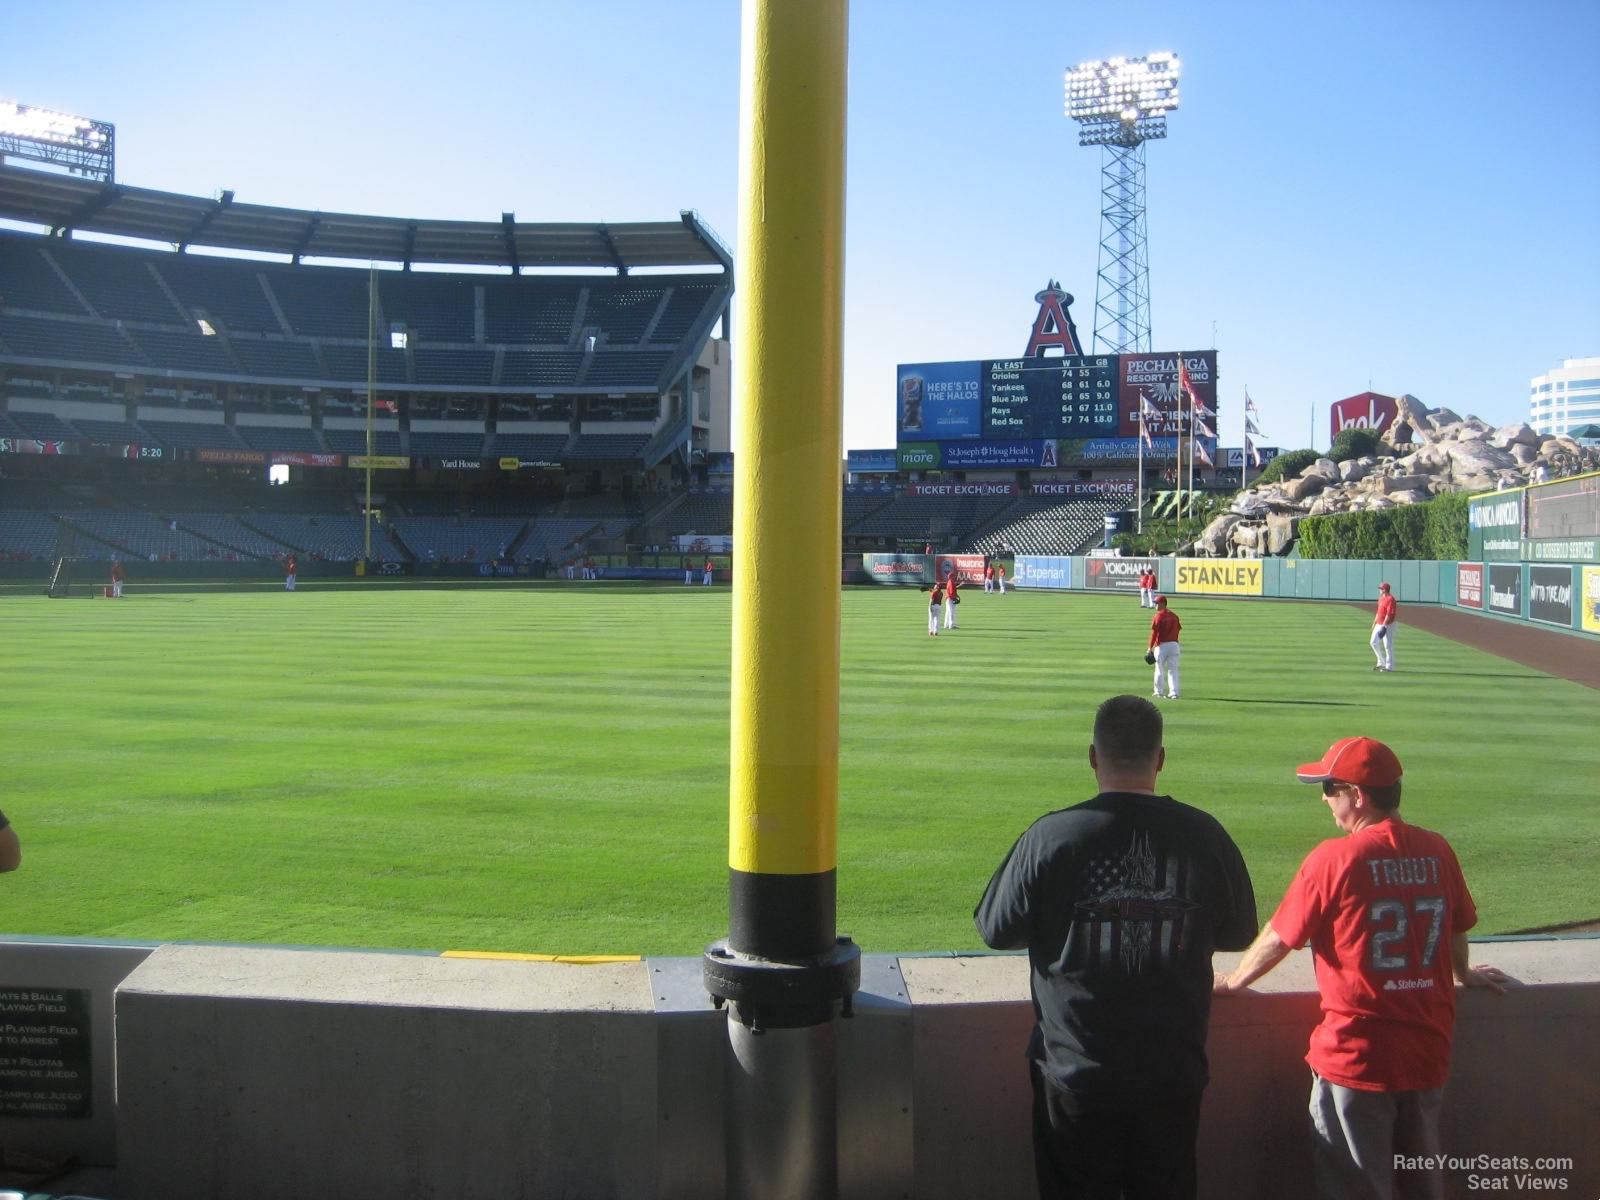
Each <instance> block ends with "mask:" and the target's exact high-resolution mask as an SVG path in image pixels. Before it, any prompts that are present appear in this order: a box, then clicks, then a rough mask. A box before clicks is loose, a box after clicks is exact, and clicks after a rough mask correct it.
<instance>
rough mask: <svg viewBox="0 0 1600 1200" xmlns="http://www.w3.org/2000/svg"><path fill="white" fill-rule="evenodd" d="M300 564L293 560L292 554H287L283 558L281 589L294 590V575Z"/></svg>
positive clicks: (297, 571)
mask: <svg viewBox="0 0 1600 1200" xmlns="http://www.w3.org/2000/svg"><path fill="white" fill-rule="evenodd" d="M299 570H300V564H299V563H298V562H296V561H295V557H294V555H292V554H291V555H289V556H288V557H287V558H285V559H284V560H283V590H284V591H286V592H292V591H294V577H295V575H296V574H298V573H299Z"/></svg>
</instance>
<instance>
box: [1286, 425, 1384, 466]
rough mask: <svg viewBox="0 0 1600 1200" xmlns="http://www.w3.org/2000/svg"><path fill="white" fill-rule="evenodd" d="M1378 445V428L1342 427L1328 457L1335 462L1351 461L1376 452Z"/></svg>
mask: <svg viewBox="0 0 1600 1200" xmlns="http://www.w3.org/2000/svg"><path fill="white" fill-rule="evenodd" d="M1378 445H1379V442H1378V431H1377V430H1376V429H1356V428H1351V429H1341V430H1340V431H1339V436H1338V437H1336V438H1334V439H1333V447H1332V448H1331V449H1330V450H1329V451H1328V457H1329V458H1331V459H1333V461H1334V462H1349V461H1350V460H1351V459H1352V458H1365V457H1366V456H1367V455H1369V454H1376V453H1377V452H1378ZM1302 469H1303V468H1302Z"/></svg>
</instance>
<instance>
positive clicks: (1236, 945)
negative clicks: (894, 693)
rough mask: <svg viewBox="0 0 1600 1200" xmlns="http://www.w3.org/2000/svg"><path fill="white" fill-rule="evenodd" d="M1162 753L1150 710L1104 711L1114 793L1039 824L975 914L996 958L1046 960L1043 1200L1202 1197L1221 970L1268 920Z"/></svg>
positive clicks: (1040, 1125)
mask: <svg viewBox="0 0 1600 1200" xmlns="http://www.w3.org/2000/svg"><path fill="white" fill-rule="evenodd" d="M1161 737H1162V721H1161V712H1160V710H1159V709H1157V708H1156V707H1155V705H1153V704H1151V703H1150V701H1148V700H1146V699H1144V698H1143V697H1141V696H1116V697H1113V698H1112V699H1110V700H1107V701H1106V702H1105V703H1104V704H1102V705H1101V706H1100V709H1099V711H1098V712H1097V713H1096V714H1095V723H1094V743H1093V745H1091V746H1090V747H1089V766H1090V767H1091V768H1092V769H1093V770H1094V774H1095V779H1096V781H1097V782H1098V784H1099V788H1100V794H1099V795H1097V796H1096V797H1095V798H1094V799H1093V800H1089V801H1087V802H1086V803H1083V804H1079V805H1076V806H1075V807H1072V808H1066V809H1062V810H1060V811H1058V812H1053V813H1049V814H1047V815H1046V816H1043V817H1040V818H1039V819H1038V820H1037V821H1035V822H1034V823H1033V825H1032V826H1030V827H1029V829H1028V830H1027V832H1025V833H1024V834H1023V835H1022V837H1021V838H1019V839H1018V840H1017V844H1016V845H1015V846H1013V847H1012V848H1011V852H1010V853H1009V854H1008V855H1007V856H1006V859H1005V861H1004V862H1003V863H1001V864H1000V869H999V870H998V871H996V872H995V875H994V878H993V879H991V880H990V881H989V886H988V889H987V890H986V891H985V892H984V894H983V899H982V900H981V901H980V902H979V903H978V908H977V911H976V912H975V913H974V914H973V915H974V918H975V919H976V921H977V924H978V932H979V934H980V935H981V936H982V937H983V940H984V942H985V944H987V945H989V946H991V947H993V948H995V949H997V950H1009V949H1020V948H1023V947H1026V949H1027V951H1028V962H1029V967H1030V974H1031V982H1032V991H1033V1011H1034V1020H1035V1025H1034V1030H1033V1035H1032V1037H1031V1038H1030V1039H1029V1041H1028V1051H1027V1056H1028V1060H1029V1073H1030V1075H1031V1077H1032V1080H1033V1097H1034V1099H1033V1146H1034V1166H1035V1170H1036V1172H1037V1174H1038V1180H1039V1194H1040V1195H1041V1196H1042V1197H1046V1198H1050V1197H1066V1196H1081V1197H1115V1196H1119V1195H1120V1196H1123V1197H1125V1198H1126V1200H1185V1198H1191V1197H1193V1196H1194V1195H1195V1189H1196V1182H1195V1136H1196V1133H1197V1131H1198V1128H1199V1122H1200V1094H1201V1092H1202V1091H1203V1090H1204V1088H1205V1085H1206V1080H1207V1066H1206V1051H1205V1043H1206V1027H1207V1023H1208V1021H1209V1019H1210V1014H1211V984H1212V979H1213V972H1212V967H1211V954H1212V951H1213V950H1242V949H1244V948H1245V947H1247V946H1248V945H1249V944H1250V943H1251V941H1253V940H1254V938H1255V935H1256V930H1257V924H1256V903H1255V893H1254V891H1253V890H1252V888H1251V886H1250V874H1249V872H1248V871H1247V870H1246V869H1245V865H1244V859H1243V857H1242V856H1241V855H1240V853H1239V848H1238V847H1237V846H1236V845H1234V842H1233V839H1232V838H1231V837H1229V836H1228V834H1227V831H1226V830H1224V829H1223V828H1222V826H1221V825H1220V824H1219V823H1218V822H1217V820H1216V819H1215V818H1214V817H1212V816H1211V815H1209V814H1208V813H1204V812H1201V811H1200V810H1199V809H1197V808H1191V807H1190V806H1189V805H1187V804H1180V803H1178V802H1177V801H1176V800H1174V799H1172V797H1170V796H1158V795H1157V794H1156V791H1155V784H1156V775H1157V773H1158V772H1159V771H1160V770H1161V768H1162V766H1163V765H1165V762H1166V751H1165V749H1164V748H1163V747H1162V743H1161Z"/></svg>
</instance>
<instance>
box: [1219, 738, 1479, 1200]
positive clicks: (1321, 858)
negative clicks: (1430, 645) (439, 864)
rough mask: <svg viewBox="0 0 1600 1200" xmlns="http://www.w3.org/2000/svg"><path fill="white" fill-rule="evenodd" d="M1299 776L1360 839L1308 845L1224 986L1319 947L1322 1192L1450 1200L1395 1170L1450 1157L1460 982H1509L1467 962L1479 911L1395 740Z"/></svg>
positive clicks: (1317, 1095) (1423, 1177)
mask: <svg viewBox="0 0 1600 1200" xmlns="http://www.w3.org/2000/svg"><path fill="white" fill-rule="evenodd" d="M1296 774H1297V775H1298V776H1299V778H1300V779H1301V781H1303V782H1305V783H1320V784H1321V785H1322V794H1323V797H1324V798H1325V799H1326V800H1327V803H1328V807H1329V808H1330V809H1331V810H1332V811H1333V820H1334V823H1335V824H1336V825H1338V827H1339V828H1340V829H1342V830H1343V831H1344V832H1345V833H1346V834H1347V835H1348V836H1346V837H1341V838H1333V839H1331V840H1330V841H1326V842H1323V843H1322V844H1321V845H1320V846H1318V847H1317V848H1316V849H1315V850H1313V851H1312V852H1311V853H1310V854H1309V855H1308V856H1307V857H1306V860H1305V862H1303V863H1302V864H1301V865H1300V870H1299V872H1298V873H1297V874H1296V875H1295V877H1294V882H1292V883H1291V884H1290V885H1289V890H1288V892H1287V893H1286V894H1285V895H1284V898H1283V902H1282V903H1281V904H1280V905H1278V911H1277V912H1276V913H1274V914H1273V916H1272V920H1271V921H1269V922H1268V923H1267V925H1266V926H1265V927H1264V928H1263V929H1262V930H1261V935H1260V936H1259V937H1257V938H1256V940H1255V942H1254V943H1253V944H1252V945H1251V947H1250V949H1248V950H1246V951H1245V953H1244V956H1243V957H1242V958H1241V959H1240V960H1239V964H1238V966H1236V967H1235V968H1234V969H1233V970H1232V971H1229V972H1218V973H1217V978H1216V985H1215V990H1216V991H1217V992H1218V993H1219V994H1226V993H1228V992H1237V991H1240V990H1241V989H1243V988H1245V987H1248V986H1249V985H1250V984H1251V983H1252V982H1254V981H1255V980H1257V979H1259V978H1260V977H1261V976H1262V975H1265V974H1266V973H1267V972H1268V971H1270V970H1271V969H1272V968H1273V967H1274V966H1276V965H1277V964H1278V963H1279V962H1281V961H1282V960H1283V958H1284V957H1285V956H1286V955H1287V954H1288V953H1289V951H1290V950H1291V949H1293V948H1296V947H1300V946H1304V945H1306V944H1308V943H1309V944H1310V946H1311V953H1312V955H1313V956H1314V959H1315V965H1316V973H1317V991H1318V992H1319V993H1321V997H1322V1022H1321V1024H1319V1025H1318V1026H1317V1028H1316V1029H1315V1030H1313V1031H1312V1034H1311V1048H1310V1051H1309V1053H1307V1054H1306V1062H1308V1063H1310V1064H1311V1070H1312V1082H1311V1127H1312V1135H1313V1147H1314V1154H1315V1166H1316V1174H1317V1186H1318V1190H1319V1194H1321V1195H1324V1196H1391V1195H1396V1194H1398V1195H1403V1196H1426V1197H1442V1196H1443V1195H1444V1192H1443V1177H1442V1175H1441V1174H1440V1173H1439V1172H1437V1171H1401V1172H1397V1171H1396V1169H1395V1162H1396V1160H1397V1159H1400V1158H1402V1157H1405V1158H1414V1157H1427V1156H1437V1155H1438V1154H1439V1153H1440V1145H1439V1110H1440V1107H1441V1103H1442V1100H1443V1096H1444V1084H1445V1080H1446V1079H1447V1078H1448V1077H1449V1075H1450V1045H1451V1038H1452V1033H1453V1030H1454V1025H1455V1012H1456V997H1455V983H1456V982H1460V983H1462V984H1463V985H1466V986H1469V987H1487V988H1492V989H1493V990H1495V991H1497V992H1498V991H1503V990H1504V989H1503V988H1502V987H1501V986H1500V985H1501V983H1502V982H1503V981H1504V979H1505V976H1504V975H1503V974H1501V973H1500V972H1499V971H1498V970H1496V969H1495V968H1494V967H1476V968H1475V967H1472V966H1470V965H1469V958H1468V954H1469V952H1468V947H1467V930H1469V929H1471V928H1472V926H1473V925H1474V924H1475V923H1476V922H1477V919H1478V913H1477V909H1476V908H1475V907H1474V905H1473V903H1472V895H1471V893H1470V892H1468V891H1467V884H1466V881H1465V880H1464V879H1463V878H1462V875H1461V866H1460V864H1459V863H1458V862H1457V861H1456V856H1455V852H1454V851H1453V850H1451V848H1450V844H1449V843H1448V842H1446V841H1445V840H1444V838H1442V837H1440V836H1439V835H1438V834H1437V833H1431V832H1429V831H1428V830H1426V829H1421V828H1419V827H1417V826H1415V825H1408V824H1407V823H1406V822H1404V821H1402V820H1401V819H1400V811H1399V810H1400V775H1401V770H1400V760H1399V759H1398V758H1396V757H1395V754H1394V751H1392V750H1390V749H1389V747H1388V746H1385V745H1384V744H1383V743H1382V742H1379V741H1375V740H1374V739H1372V738H1366V737H1353V738H1344V739H1343V740H1341V741H1337V742H1335V743H1334V744H1333V745H1332V746H1331V747H1329V749H1328V752H1327V753H1326V754H1324V755H1323V756H1322V760H1321V761H1320V762H1314V763H1306V764H1305V765H1304V766H1302V767H1300V768H1299V770H1298V771H1297V772H1296ZM1397 1185H1398V1186H1397Z"/></svg>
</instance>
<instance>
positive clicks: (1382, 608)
mask: <svg viewBox="0 0 1600 1200" xmlns="http://www.w3.org/2000/svg"><path fill="white" fill-rule="evenodd" d="M1396 607H1397V605H1396V604H1395V602H1394V596H1393V595H1392V594H1390V591H1389V585H1388V584H1387V583H1380V584H1379V585H1378V613H1377V616H1375V617H1374V618H1373V620H1372V652H1373V653H1374V654H1376V655H1377V656H1378V665H1377V666H1375V667H1373V668H1372V669H1373V670H1374V671H1392V670H1394V626H1395V620H1396V617H1395V609H1396Z"/></svg>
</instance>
